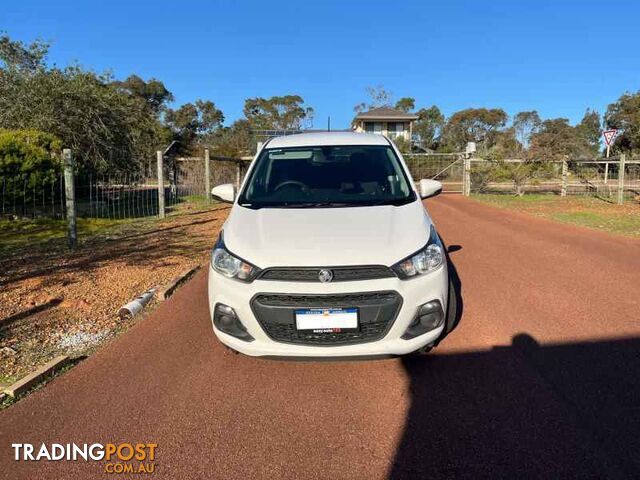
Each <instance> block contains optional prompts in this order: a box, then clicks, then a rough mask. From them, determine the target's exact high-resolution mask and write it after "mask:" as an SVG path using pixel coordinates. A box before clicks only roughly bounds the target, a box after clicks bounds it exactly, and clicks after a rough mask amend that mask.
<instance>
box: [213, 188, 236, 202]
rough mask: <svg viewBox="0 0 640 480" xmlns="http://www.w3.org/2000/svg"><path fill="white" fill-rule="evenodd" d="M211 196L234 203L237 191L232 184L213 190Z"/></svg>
mask: <svg viewBox="0 0 640 480" xmlns="http://www.w3.org/2000/svg"><path fill="white" fill-rule="evenodd" d="M211 196H212V197H213V198H217V199H218V200H221V201H223V202H227V203H233V201H234V200H235V197H236V191H235V188H234V186H233V184H232V183H225V184H223V185H218V186H217V187H213V188H212V189H211Z"/></svg>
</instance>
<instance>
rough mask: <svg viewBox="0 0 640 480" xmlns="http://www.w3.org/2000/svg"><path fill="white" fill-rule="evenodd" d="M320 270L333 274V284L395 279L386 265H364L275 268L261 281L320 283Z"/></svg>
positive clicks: (264, 275)
mask: <svg viewBox="0 0 640 480" xmlns="http://www.w3.org/2000/svg"><path fill="white" fill-rule="evenodd" d="M320 270H331V271H332V272H333V280H332V282H350V281H355V280H375V279H378V278H389V277H395V274H394V273H393V270H391V269H390V268H389V267H385V266H384V265H362V266H353V267H326V268H320V267H309V268H307V267H301V268H296V267H280V268H279V267H275V268H268V269H266V270H264V271H263V272H262V273H261V274H260V276H259V277H258V278H259V279H260V280H282V281H289V282H319V281H320V280H319V278H318V273H319V272H320Z"/></svg>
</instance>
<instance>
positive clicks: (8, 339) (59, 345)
mask: <svg viewBox="0 0 640 480" xmlns="http://www.w3.org/2000/svg"><path fill="white" fill-rule="evenodd" d="M228 210H229V209H228V207H226V206H221V205H220V206H214V207H212V208H211V209H208V210H205V211H194V212H186V213H183V214H181V215H179V216H176V217H171V218H168V219H166V220H163V221H157V222H152V223H149V222H147V223H145V224H144V225H142V226H141V227H140V228H139V229H137V230H133V231H132V230H131V229H128V230H127V232H126V233H125V234H124V235H123V236H120V237H119V238H108V239H107V238H96V239H93V240H88V241H86V242H84V243H83V245H82V246H81V247H80V248H79V249H78V250H77V251H75V252H73V253H66V252H61V251H58V250H53V249H52V250H50V251H48V250H40V249H38V248H34V249H31V248H29V249H23V250H22V251H19V252H14V253H13V254H12V255H11V256H10V257H9V258H4V259H1V260H0V383H10V382H12V381H15V380H16V379H18V378H20V377H22V376H24V375H26V374H27V373H29V372H30V371H31V370H33V369H34V368H35V367H37V366H38V365H42V364H44V363H46V362H47V361H49V360H51V359H52V358H53V357H55V356H57V355H70V356H77V355H86V354H90V353H91V352H92V351H94V350H95V349H96V348H98V347H99V346H100V345H102V344H104V343H105V342H107V341H109V339H111V338H113V337H114V336H115V335H117V334H118V332H120V331H122V330H124V329H127V328H128V327H129V326H130V325H131V323H132V322H134V321H138V320H139V319H140V318H143V316H144V315H143V314H141V315H139V316H137V317H135V319H133V320H121V319H120V318H119V317H118V308H119V307H120V306H122V305H123V304H124V303H126V302H128V301H130V300H131V299H132V298H134V297H135V296H136V295H138V294H140V293H141V292H143V291H145V290H147V289H148V288H150V287H153V286H163V285H164V284H166V283H168V282H169V281H171V279H172V278H174V277H175V276H176V275H178V274H180V273H181V272H183V271H185V270H187V269H189V268H191V267H193V266H195V265H199V264H203V263H206V262H207V260H208V256H209V250H210V248H211V246H212V245H213V243H214V242H215V239H216V237H217V235H218V231H219V229H220V227H221V225H222V223H223V222H224V220H225V218H226V216H227V213H228ZM32 250H33V251H32ZM156 302H157V300H154V302H153V303H152V304H151V305H150V306H148V307H147V309H146V312H149V311H151V310H153V305H154V304H155V303H156Z"/></svg>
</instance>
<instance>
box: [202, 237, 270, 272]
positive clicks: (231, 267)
mask: <svg viewBox="0 0 640 480" xmlns="http://www.w3.org/2000/svg"><path fill="white" fill-rule="evenodd" d="M211 266H212V267H213V269H214V270H215V271H216V272H218V273H220V274H222V275H224V276H225V277H227V278H234V279H236V280H241V281H243V282H247V283H248V282H252V281H253V280H254V279H255V278H256V276H257V275H258V273H260V269H259V268H258V267H256V266H255V265H251V264H250V263H248V262H245V261H244V260H242V259H241V258H238V257H236V256H235V255H233V254H232V253H230V252H229V251H228V250H227V248H226V247H225V246H224V241H223V239H222V233H221V234H220V238H219V239H218V242H217V243H216V245H215V247H213V251H212V252H211Z"/></svg>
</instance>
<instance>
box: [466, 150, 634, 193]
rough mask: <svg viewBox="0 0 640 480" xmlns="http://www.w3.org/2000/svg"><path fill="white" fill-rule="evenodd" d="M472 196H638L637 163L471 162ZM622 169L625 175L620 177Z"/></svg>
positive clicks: (591, 161)
mask: <svg viewBox="0 0 640 480" xmlns="http://www.w3.org/2000/svg"><path fill="white" fill-rule="evenodd" d="M470 163H471V167H470V176H469V179H470V180H469V181H470V191H471V193H476V194H482V193H505V194H518V195H524V194H528V193H555V194H560V195H593V196H599V197H620V199H621V200H625V199H629V198H637V197H638V196H639V195H640V161H638V160H630V161H623V162H621V160H620V158H610V159H604V160H566V161H564V162H563V161H555V162H553V161H552V162H542V161H540V162H537V161H524V160H519V159H512V160H502V161H490V160H483V159H477V158H474V159H471V161H470ZM621 165H623V168H624V174H623V175H622V177H621V175H620V168H621V167H620V166H621Z"/></svg>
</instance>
